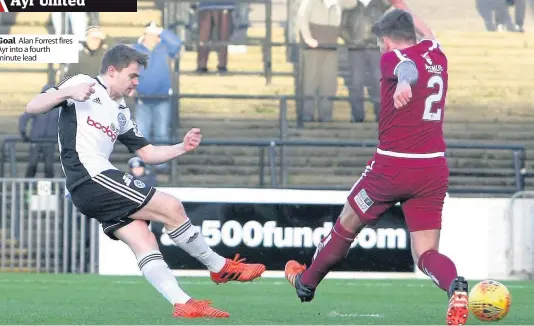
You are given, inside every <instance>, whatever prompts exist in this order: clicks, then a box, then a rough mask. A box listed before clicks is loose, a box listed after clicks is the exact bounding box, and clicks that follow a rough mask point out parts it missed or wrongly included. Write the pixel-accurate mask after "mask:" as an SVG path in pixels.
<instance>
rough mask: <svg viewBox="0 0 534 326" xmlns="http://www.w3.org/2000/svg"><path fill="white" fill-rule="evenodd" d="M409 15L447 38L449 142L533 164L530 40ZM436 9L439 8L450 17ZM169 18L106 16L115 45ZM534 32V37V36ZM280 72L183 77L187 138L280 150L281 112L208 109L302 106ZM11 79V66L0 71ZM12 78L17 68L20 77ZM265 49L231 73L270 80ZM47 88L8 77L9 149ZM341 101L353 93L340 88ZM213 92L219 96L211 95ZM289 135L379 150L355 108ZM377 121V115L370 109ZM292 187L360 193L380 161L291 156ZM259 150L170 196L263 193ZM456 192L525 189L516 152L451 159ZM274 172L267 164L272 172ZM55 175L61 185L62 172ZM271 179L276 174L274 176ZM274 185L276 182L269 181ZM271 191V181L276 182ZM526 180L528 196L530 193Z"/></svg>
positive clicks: (258, 9)
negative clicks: (364, 172) (196, 132)
mask: <svg viewBox="0 0 534 326" xmlns="http://www.w3.org/2000/svg"><path fill="white" fill-rule="evenodd" d="M408 3H409V4H410V5H411V6H412V7H413V8H414V9H415V10H416V11H418V12H419V13H420V14H421V16H423V17H425V19H426V20H427V21H429V22H430V24H431V25H432V27H433V28H434V29H435V30H436V31H438V36H439V39H440V41H441V43H442V45H443V47H444V48H445V51H446V52H447V54H448V56H449V58H450V85H451V86H450V90H449V102H448V107H447V118H446V119H447V123H446V135H447V138H448V141H449V142H450V143H472V144H481V143H483V144H515V145H523V146H525V147H526V149H527V153H531V152H532V150H533V149H534V145H532V144H531V143H530V142H528V141H526V140H528V139H532V136H533V135H532V133H533V132H532V131H531V128H530V127H529V126H530V125H531V124H532V122H534V113H533V112H534V110H533V109H534V107H533V104H532V103H534V101H533V100H534V86H533V85H534V83H533V81H534V80H533V79H534V65H532V63H531V62H529V60H528V59H530V58H531V57H532V56H533V55H534V44H533V42H532V40H530V39H529V34H528V33H527V34H518V33H499V34H497V33H488V32H484V31H483V27H482V22H481V21H480V19H479V18H478V16H477V14H476V12H475V9H474V8H471V7H469V6H468V5H467V4H466V3H465V2H464V1H461V0H454V1H452V2H451V4H450V5H447V6H439V4H435V3H428V2H425V1H422V0H412V1H408ZM254 6H255V7H254V8H255V10H252V15H253V16H254V15H255V16H254V20H256V21H261V20H262V19H264V17H263V16H262V13H263V8H262V6H261V5H254ZM435 6H439V9H438V8H436V7H435ZM273 8H274V9H273V12H275V13H276V15H278V16H279V15H281V12H285V4H284V3H278V2H275V3H274V5H273ZM161 19H162V13H161V11H160V10H159V9H157V8H156V6H155V5H154V3H152V2H151V1H143V2H139V12H137V13H120V14H117V13H102V14H101V16H100V20H101V26H102V28H103V29H104V30H105V32H106V33H108V34H109V35H110V36H112V37H113V38H115V39H116V40H124V41H126V42H132V41H134V40H135V39H136V38H137V36H138V35H140V33H141V32H142V28H143V25H144V24H145V23H146V22H147V21H148V20H161ZM47 21H48V17H47V14H42V13H20V14H18V15H17V16H16V17H12V18H11V20H8V21H7V23H8V24H7V25H6V24H4V25H2V26H4V27H3V28H7V27H9V31H10V32H11V33H15V34H18V33H31V34H37V33H43V32H46V25H47ZM528 27H529V26H527V30H528V29H529V28H528ZM264 34H265V31H264V28H262V24H261V23H258V24H254V25H253V27H252V28H250V29H249V36H256V37H259V38H261V37H263V35H264ZM273 41H275V42H283V41H284V30H283V29H282V28H280V27H279V26H277V25H274V27H273ZM272 67H273V71H274V72H275V76H274V77H273V80H272V83H271V84H269V85H265V79H264V78H263V77H262V76H259V75H249V74H247V75H233V74H229V75H228V76H219V75H207V76H195V75H190V74H184V75H182V76H180V93H181V94H183V95H184V94H190V95H193V96H194V97H195V98H183V99H181V100H180V113H179V115H180V127H179V130H178V133H179V134H183V132H184V131H186V130H187V129H188V128H190V127H193V126H195V127H199V128H201V129H202V131H203V133H204V139H205V140H210V139H241V140H244V139H279V138H280V135H281V132H280V127H279V125H280V124H279V115H280V113H279V101H278V100H276V99H275V100H250V99H249V100H239V99H203V98H202V94H207V93H209V94H224V95H230V96H234V95H235V96H239V95H249V96H255V95H275V96H278V95H286V94H287V95H290V96H292V95H293V94H294V79H293V77H292V76H276V73H286V74H288V75H291V73H292V71H293V67H292V64H291V63H289V62H287V60H286V49H285V48H284V47H273V49H272ZM2 68H7V66H6V65H3V64H2V65H0V69H2ZM9 68H10V69H13V66H10V67H9ZM18 68H20V69H28V68H31V69H35V68H39V69H42V70H43V71H44V70H45V69H46V68H47V67H46V65H42V66H39V67H36V65H32V66H29V65H24V64H21V65H18V66H17V69H18ZM195 68H196V52H184V53H183V55H182V57H181V60H180V69H181V71H193V70H194V69H195ZM262 69H263V63H262V49H261V48H260V47H257V46H255V47H248V49H247V52H246V53H243V54H231V55H230V62H229V70H230V71H231V72H247V71H248V72H250V71H261V70H262ZM46 81H47V74H46V73H44V72H42V71H41V72H20V71H13V72H2V73H1V74H0V82H1V83H2V85H3V87H2V90H1V94H0V115H1V117H2V118H1V119H0V121H1V122H0V128H1V129H0V130H1V131H0V133H1V135H2V137H4V136H6V135H13V134H16V132H17V129H16V118H17V116H18V115H19V114H20V113H21V112H22V110H23V106H24V104H25V103H26V102H27V101H28V99H29V98H30V96H32V95H33V94H34V93H35V91H36V90H39V89H40V88H41V87H42V85H44V84H45V83H46ZM338 81H339V85H340V86H339V90H340V91H338V95H340V96H346V95H347V92H346V89H345V87H344V85H343V82H342V79H341V78H339V80H338ZM206 85H209V88H208V87H207V86H206ZM184 96H186V95H184ZM287 112H288V114H287V116H288V128H287V131H286V133H285V135H284V137H285V138H286V139H290V140H324V139H328V140H352V141H370V142H374V141H376V124H375V123H373V122H366V123H363V124H351V123H348V122H346V121H348V120H349V107H348V103H345V101H338V102H337V103H336V106H335V111H334V116H335V120H336V121H335V122H332V123H326V124H319V123H308V124H306V127H305V128H297V126H296V121H295V116H296V113H295V105H294V103H293V101H291V100H290V101H288V103H287ZM368 115H369V116H371V118H369V120H372V110H371V109H370V108H369V110H368ZM117 149H118V151H117V153H115V154H114V156H113V162H114V163H116V164H117V166H118V167H119V168H125V167H126V164H127V161H128V159H129V158H130V154H128V153H127V152H126V150H125V149H124V148H123V147H122V146H117ZM284 151H285V155H287V159H286V161H285V162H284V164H285V166H286V167H287V176H285V177H283V179H282V181H284V182H283V183H284V184H283V186H287V187H299V186H302V187H308V186H317V185H321V186H323V187H339V186H341V187H345V188H346V187H349V186H350V185H351V184H352V182H353V181H354V180H355V178H356V176H357V174H358V173H359V172H358V171H361V169H362V167H363V166H364V164H365V163H366V161H367V160H368V158H369V154H370V153H371V152H372V148H354V149H353V150H350V151H341V150H339V149H337V148H321V149H319V148H314V147H295V148H285V149H284ZM16 153H17V155H16V156H17V162H18V163H17V172H18V176H21V175H22V173H23V171H24V169H25V159H26V156H27V144H18V145H17V146H16ZM258 153H259V150H258V148H254V147H238V146H208V145H206V146H202V147H201V148H200V149H199V150H197V151H196V152H195V153H194V154H191V155H187V156H186V157H183V158H181V159H180V160H179V162H178V163H177V170H176V171H177V172H176V173H175V174H174V176H173V177H172V178H169V177H167V176H160V181H161V182H163V184H171V183H172V184H179V185H181V186H232V187H236V186H247V187H255V186H258V173H259V169H260V168H259V154H258ZM449 157H450V158H451V163H450V165H451V169H452V178H451V186H452V187H456V188H463V187H470V188H472V187H476V188H480V189H481V191H484V190H488V189H493V190H495V189H497V190H499V189H505V188H510V187H514V185H515V179H514V165H513V161H512V152H511V151H506V150H482V149H481V150H465V149H462V150H461V149H458V150H451V151H450V153H449ZM265 162H267V161H265ZM533 164H534V161H533V160H532V159H531V157H528V156H527V162H526V166H525V168H526V169H527V170H529V169H530V168H531V167H532V165H533ZM56 171H57V173H58V175H60V173H61V170H60V166H59V164H56ZM267 174H268V173H267ZM267 178H268V175H267ZM266 183H267V184H268V181H266ZM532 185H533V184H532V181H531V180H527V181H526V186H527V187H531V186H532Z"/></svg>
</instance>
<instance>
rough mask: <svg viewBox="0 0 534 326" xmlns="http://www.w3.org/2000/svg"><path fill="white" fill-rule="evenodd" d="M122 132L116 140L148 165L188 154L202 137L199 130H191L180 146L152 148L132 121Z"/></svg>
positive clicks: (131, 120)
mask: <svg viewBox="0 0 534 326" xmlns="http://www.w3.org/2000/svg"><path fill="white" fill-rule="evenodd" d="M124 130H125V131H124V132H123V133H121V134H120V135H119V136H118V137H117V140H118V141H120V142H121V143H122V144H124V145H125V146H126V147H127V148H128V149H129V150H130V152H132V153H134V152H135V153H136V154H137V156H139V158H141V160H143V161H144V162H146V163H148V164H161V163H165V162H168V161H170V160H173V159H175V158H177V157H178V156H181V155H183V154H185V153H187V152H190V151H192V150H194V149H195V148H197V147H198V145H199V144H200V140H201V139H202V135H201V134H200V129H196V128H194V129H191V130H190V131H189V132H188V133H187V134H186V135H185V137H184V141H183V142H182V143H180V144H176V145H170V146H165V145H163V146H154V145H152V144H150V143H149V142H148V140H147V139H146V138H145V137H144V136H143V135H142V134H141V133H140V132H139V130H138V128H137V124H136V123H135V121H134V120H133V119H130V120H129V121H128V122H127V125H126V126H124Z"/></svg>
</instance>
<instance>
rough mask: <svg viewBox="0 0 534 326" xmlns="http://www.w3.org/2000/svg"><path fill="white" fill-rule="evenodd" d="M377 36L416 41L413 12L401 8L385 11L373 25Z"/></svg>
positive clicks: (373, 30)
mask: <svg viewBox="0 0 534 326" xmlns="http://www.w3.org/2000/svg"><path fill="white" fill-rule="evenodd" d="M371 30H372V32H373V33H374V34H375V35H376V36H377V37H384V36H385V37H389V38H392V39H394V40H402V41H411V42H416V41H417V37H416V33H415V25H414V20H413V16H412V14H410V13H409V12H407V11H404V10H401V9H393V10H391V11H389V12H387V13H385V14H384V15H383V16H382V17H381V18H380V19H379V20H378V21H377V22H375V23H374V24H373V26H372V29H371Z"/></svg>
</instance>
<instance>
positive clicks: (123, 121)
mask: <svg viewBox="0 0 534 326" xmlns="http://www.w3.org/2000/svg"><path fill="white" fill-rule="evenodd" d="M117 120H118V121H119V126H121V127H124V126H125V125H126V116H125V115H124V113H119V114H118V115H117Z"/></svg>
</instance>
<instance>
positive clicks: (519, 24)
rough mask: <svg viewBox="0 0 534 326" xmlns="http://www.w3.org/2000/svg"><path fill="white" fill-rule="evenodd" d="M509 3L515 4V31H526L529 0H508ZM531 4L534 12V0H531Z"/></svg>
mask: <svg viewBox="0 0 534 326" xmlns="http://www.w3.org/2000/svg"><path fill="white" fill-rule="evenodd" d="M508 5H510V6H515V27H514V29H515V31H516V32H520V33H524V32H525V16H526V13H527V0H508ZM530 6H531V7H532V8H531V9H532V10H533V13H534V0H530Z"/></svg>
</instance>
